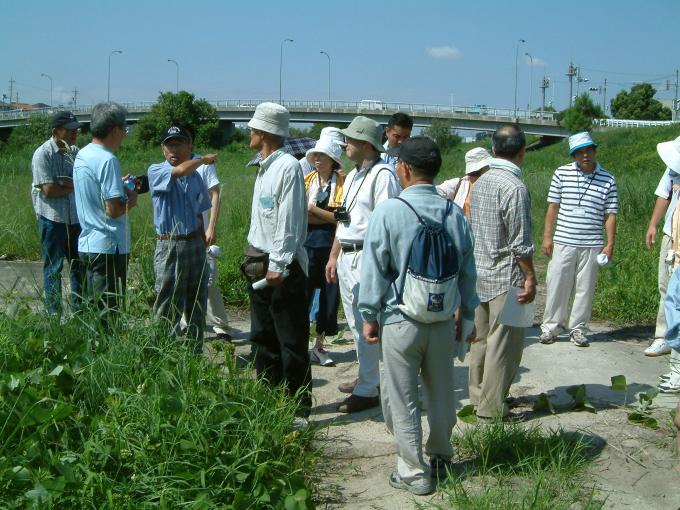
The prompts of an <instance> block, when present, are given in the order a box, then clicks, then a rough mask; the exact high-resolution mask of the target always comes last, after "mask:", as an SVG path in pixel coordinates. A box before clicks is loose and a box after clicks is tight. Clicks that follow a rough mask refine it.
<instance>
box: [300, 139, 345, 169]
mask: <svg viewBox="0 0 680 510" xmlns="http://www.w3.org/2000/svg"><path fill="white" fill-rule="evenodd" d="M315 152H320V153H321V154H325V155H326V156H328V157H329V158H331V159H332V160H333V161H335V162H336V163H337V164H339V165H340V166H342V147H341V146H340V144H338V143H337V142H335V141H333V140H331V139H330V138H323V137H322V138H320V139H319V141H318V142H316V145H315V146H314V148H313V149H309V150H308V151H307V154H305V156H306V157H307V161H309V162H310V163H312V155H313V154H314V153H315ZM312 164H313V163H312Z"/></svg>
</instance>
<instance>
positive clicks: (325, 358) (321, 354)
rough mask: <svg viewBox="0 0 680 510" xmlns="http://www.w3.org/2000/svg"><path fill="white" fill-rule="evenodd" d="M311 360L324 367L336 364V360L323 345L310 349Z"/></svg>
mask: <svg viewBox="0 0 680 510" xmlns="http://www.w3.org/2000/svg"><path fill="white" fill-rule="evenodd" d="M309 361H311V362H312V363H316V364H318V365H321V366H322V367H332V366H335V362H334V361H333V360H332V359H331V358H330V356H329V355H328V352H327V351H326V349H324V348H323V347H314V348H313V349H310V350H309Z"/></svg>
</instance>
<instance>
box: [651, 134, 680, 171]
mask: <svg viewBox="0 0 680 510" xmlns="http://www.w3.org/2000/svg"><path fill="white" fill-rule="evenodd" d="M656 151H657V152H658V153H659V156H661V159H662V160H663V162H664V163H666V166H667V167H668V168H670V169H671V170H674V171H675V172H678V173H680V136H678V137H677V138H676V139H675V140H671V141H670V142H662V143H659V144H657V145H656Z"/></svg>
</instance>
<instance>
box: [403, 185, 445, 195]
mask: <svg viewBox="0 0 680 510" xmlns="http://www.w3.org/2000/svg"><path fill="white" fill-rule="evenodd" d="M403 194H406V195H432V194H435V195H438V193H437V188H436V187H435V185H434V184H414V185H412V186H409V187H408V188H404V190H403V191H402V192H401V193H400V195H403Z"/></svg>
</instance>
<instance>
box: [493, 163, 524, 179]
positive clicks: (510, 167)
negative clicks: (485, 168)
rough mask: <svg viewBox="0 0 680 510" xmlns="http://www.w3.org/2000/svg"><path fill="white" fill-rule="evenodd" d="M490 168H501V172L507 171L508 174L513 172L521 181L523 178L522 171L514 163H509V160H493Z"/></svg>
mask: <svg viewBox="0 0 680 510" xmlns="http://www.w3.org/2000/svg"><path fill="white" fill-rule="evenodd" d="M489 166H490V167H491V168H499V169H501V170H507V171H508V172H512V173H513V174H515V175H516V176H517V177H519V178H520V179H521V178H522V169H521V168H520V167H518V166H517V165H515V164H514V163H513V162H511V161H508V160H507V159H502V158H491V159H490V160H489Z"/></svg>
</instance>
